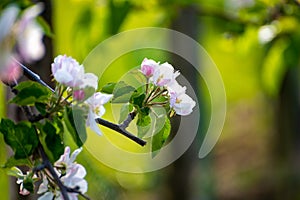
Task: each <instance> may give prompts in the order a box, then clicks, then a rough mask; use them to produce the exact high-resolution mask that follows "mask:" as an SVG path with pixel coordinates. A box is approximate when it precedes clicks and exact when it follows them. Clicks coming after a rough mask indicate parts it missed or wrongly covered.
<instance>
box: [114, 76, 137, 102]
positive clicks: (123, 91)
mask: <svg viewBox="0 0 300 200" xmlns="http://www.w3.org/2000/svg"><path fill="white" fill-rule="evenodd" d="M134 90H135V88H134V87H132V86H130V85H128V84H126V83H125V82H124V81H120V82H118V83H117V84H116V85H115V87H114V90H113V95H114V96H113V99H112V102H113V103H127V102H128V101H129V99H130V97H131V95H132V93H133V92H134Z"/></svg>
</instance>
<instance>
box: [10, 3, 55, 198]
mask: <svg viewBox="0 0 300 200" xmlns="http://www.w3.org/2000/svg"><path fill="white" fill-rule="evenodd" d="M33 2H35V3H36V2H39V1H33ZM41 2H43V3H44V11H43V13H42V14H41V16H42V17H43V18H44V19H45V21H46V22H47V23H48V24H49V26H50V28H51V30H52V5H51V4H52V3H51V0H43V1H41ZM44 45H45V49H46V52H45V55H44V57H43V58H42V59H41V60H39V61H37V62H36V63H34V64H32V65H28V64H26V63H24V64H25V65H26V66H28V68H30V69H31V70H32V71H34V72H35V73H37V74H38V75H39V76H40V77H41V78H42V79H43V80H44V81H45V82H46V83H48V84H50V85H51V76H50V74H51V72H50V66H51V63H52V60H53V45H52V39H51V38H49V37H47V36H45V37H44ZM23 79H25V78H23ZM12 97H13V94H12V93H11V91H10V89H8V90H7V99H10V98H12ZM7 116H8V117H9V118H11V119H13V120H15V121H21V120H24V119H25V116H24V114H23V112H22V110H21V109H20V108H18V107H17V106H15V105H13V104H9V105H8V107H7ZM10 199H11V200H15V199H18V200H21V199H37V196H36V195H29V196H22V195H19V185H17V184H16V179H15V178H10Z"/></svg>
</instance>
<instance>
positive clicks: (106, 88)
mask: <svg viewBox="0 0 300 200" xmlns="http://www.w3.org/2000/svg"><path fill="white" fill-rule="evenodd" d="M115 86H116V83H107V84H106V85H104V86H103V87H102V89H101V91H100V92H104V93H107V94H112V93H113V91H114V89H115Z"/></svg>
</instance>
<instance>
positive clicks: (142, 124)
mask: <svg viewBox="0 0 300 200" xmlns="http://www.w3.org/2000/svg"><path fill="white" fill-rule="evenodd" d="M136 125H137V129H138V137H139V138H142V137H144V136H145V135H146V134H147V133H148V131H149V130H150V128H151V117H150V116H149V115H143V114H141V113H139V115H138V120H137V122H136Z"/></svg>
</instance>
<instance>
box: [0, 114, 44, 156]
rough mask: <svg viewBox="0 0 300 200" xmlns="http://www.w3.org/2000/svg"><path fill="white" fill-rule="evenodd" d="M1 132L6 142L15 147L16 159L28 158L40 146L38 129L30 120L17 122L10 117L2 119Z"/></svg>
mask: <svg viewBox="0 0 300 200" xmlns="http://www.w3.org/2000/svg"><path fill="white" fill-rule="evenodd" d="M0 132H1V133H2V134H3V136H4V141H5V143H6V144H8V145H9V146H10V147H11V148H12V149H13V151H14V153H15V155H14V157H15V159H22V158H28V157H29V156H30V155H32V153H33V151H34V150H35V149H36V147H37V146H38V137H37V134H36V130H35V128H34V127H33V126H32V125H31V124H30V123H28V122H20V123H18V124H15V123H14V122H13V121H11V120H10V119H2V120H1V123H0Z"/></svg>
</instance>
